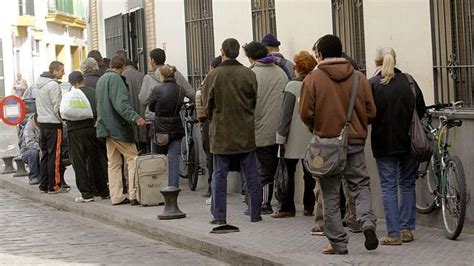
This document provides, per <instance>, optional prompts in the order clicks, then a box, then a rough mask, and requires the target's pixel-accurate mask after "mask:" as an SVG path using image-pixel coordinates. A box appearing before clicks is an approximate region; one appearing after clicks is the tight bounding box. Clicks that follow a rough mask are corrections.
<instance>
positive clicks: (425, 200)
mask: <svg viewBox="0 0 474 266" xmlns="http://www.w3.org/2000/svg"><path fill="white" fill-rule="evenodd" d="M433 156H435V155H433ZM434 160H436V159H435V158H434V157H433V158H432V159H431V160H429V161H428V162H423V163H420V166H419V168H418V172H417V176H416V211H417V212H418V213H421V214H430V213H432V212H434V211H435V210H436V209H437V205H436V195H437V194H436V180H435V179H436V174H435V173H436V172H435V169H434V167H433V161H434Z"/></svg>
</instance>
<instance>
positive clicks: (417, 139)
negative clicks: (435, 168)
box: [405, 74, 434, 162]
mask: <svg viewBox="0 0 474 266" xmlns="http://www.w3.org/2000/svg"><path fill="white" fill-rule="evenodd" d="M405 76H406V77H407V79H408V82H409V83H410V88H411V91H412V92H413V95H414V96H415V106H414V109H413V116H412V119H411V125H410V131H409V134H410V143H411V145H410V146H411V155H412V157H413V158H414V159H415V160H417V161H419V162H426V161H428V160H429V159H430V158H431V155H432V154H433V150H434V136H433V134H432V133H431V132H430V131H429V130H428V129H427V128H426V127H425V126H424V125H423V123H422V122H421V120H420V118H419V117H418V112H417V111H416V90H415V82H414V81H413V78H412V76H410V75H409V74H405Z"/></svg>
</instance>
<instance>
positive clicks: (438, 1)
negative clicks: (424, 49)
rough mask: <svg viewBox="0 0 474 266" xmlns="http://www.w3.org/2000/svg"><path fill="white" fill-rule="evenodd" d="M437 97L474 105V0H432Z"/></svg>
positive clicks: (434, 73)
mask: <svg viewBox="0 0 474 266" xmlns="http://www.w3.org/2000/svg"><path fill="white" fill-rule="evenodd" d="M430 3H431V23H432V24H431V27H432V42H433V77H434V86H435V91H434V92H435V100H436V101H439V102H443V103H446V102H451V101H464V104H465V106H467V107H474V102H473V91H474V82H473V81H474V62H473V60H474V58H473V52H474V50H473V49H474V45H473V39H472V38H473V37H472V36H473V24H472V23H473V17H472V16H473V15H474V0H431V1H430Z"/></svg>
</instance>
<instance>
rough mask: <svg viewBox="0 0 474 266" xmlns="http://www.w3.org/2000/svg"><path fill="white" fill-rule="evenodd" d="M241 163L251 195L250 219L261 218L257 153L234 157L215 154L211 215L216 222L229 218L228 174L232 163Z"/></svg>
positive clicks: (234, 155) (260, 189)
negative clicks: (234, 161) (235, 161)
mask: <svg viewBox="0 0 474 266" xmlns="http://www.w3.org/2000/svg"><path fill="white" fill-rule="evenodd" d="M233 160H238V161H240V167H241V169H242V175H243V176H244V177H245V179H246V181H247V192H248V195H249V209H250V217H251V218H257V217H259V216H260V207H261V204H262V187H261V184H260V180H259V176H258V173H257V163H256V160H255V153H254V152H249V153H241V154H232V155H219V154H214V173H213V174H212V184H211V193H212V202H211V213H212V215H213V216H214V219H215V220H226V217H227V173H228V172H229V166H230V163H231V161H233Z"/></svg>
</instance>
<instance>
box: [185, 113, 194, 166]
mask: <svg viewBox="0 0 474 266" xmlns="http://www.w3.org/2000/svg"><path fill="white" fill-rule="evenodd" d="M191 106H192V105H189V106H187V105H186V104H185V106H184V137H185V140H186V150H187V152H186V158H185V162H186V164H189V161H190V160H189V157H190V156H191V155H190V152H189V147H190V145H193V143H194V138H193V127H194V123H195V122H194V118H193V115H194V109H193V108H191Z"/></svg>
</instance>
